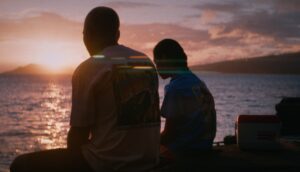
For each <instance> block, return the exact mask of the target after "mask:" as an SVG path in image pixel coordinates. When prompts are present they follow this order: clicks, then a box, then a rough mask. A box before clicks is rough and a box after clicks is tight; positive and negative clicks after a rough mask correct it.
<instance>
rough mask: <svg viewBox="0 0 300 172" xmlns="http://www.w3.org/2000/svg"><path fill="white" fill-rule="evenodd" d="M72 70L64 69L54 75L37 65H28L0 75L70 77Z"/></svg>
mask: <svg viewBox="0 0 300 172" xmlns="http://www.w3.org/2000/svg"><path fill="white" fill-rule="evenodd" d="M72 72H73V70H72V69H66V70H63V71H61V72H59V73H54V72H53V71H51V70H49V69H47V68H46V67H44V66H42V65H38V64H29V65H26V66H21V67H18V68H16V69H14V70H11V71H7V72H4V73H1V74H2V75H54V74H66V75H68V74H69V75H71V74H72Z"/></svg>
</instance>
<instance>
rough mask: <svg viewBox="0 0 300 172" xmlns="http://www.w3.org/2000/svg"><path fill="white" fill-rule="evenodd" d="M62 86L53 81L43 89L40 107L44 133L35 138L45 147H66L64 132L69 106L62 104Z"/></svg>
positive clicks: (63, 99)
mask: <svg viewBox="0 0 300 172" xmlns="http://www.w3.org/2000/svg"><path fill="white" fill-rule="evenodd" d="M64 96H65V95H64V93H63V90H62V87H59V86H58V85H57V84H55V83H50V84H49V86H48V88H47V89H46V91H45V101H44V102H43V103H42V107H43V108H44V110H45V114H44V118H43V121H44V124H45V126H44V131H43V132H44V133H45V135H42V136H39V137H38V138H37V140H38V142H39V143H40V144H41V145H43V147H44V148H45V149H54V148H63V147H66V134H67V129H68V125H67V124H68V122H67V121H66V120H67V119H68V117H69V114H68V112H69V109H68V108H69V107H67V106H63V105H64V103H65V102H64V101H65V97H64Z"/></svg>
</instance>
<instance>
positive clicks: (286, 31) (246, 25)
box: [221, 11, 300, 43]
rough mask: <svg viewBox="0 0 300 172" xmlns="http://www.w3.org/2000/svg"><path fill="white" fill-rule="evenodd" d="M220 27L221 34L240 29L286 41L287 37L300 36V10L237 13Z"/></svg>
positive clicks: (287, 40)
mask: <svg viewBox="0 0 300 172" xmlns="http://www.w3.org/2000/svg"><path fill="white" fill-rule="evenodd" d="M221 27H223V29H222V31H221V34H228V33H230V32H232V31H234V30H236V29H240V30H243V31H245V32H251V33H257V34H260V35H262V36H269V37H272V38H274V39H275V40H276V41H280V42H285V43H288V42H289V39H291V38H299V37H300V11H298V12H291V13H276V12H274V13H270V12H267V11H261V12H258V13H254V14H250V15H239V16H236V17H235V18H234V20H233V21H231V22H228V23H225V24H223V25H222V26H221ZM299 43H300V42H299Z"/></svg>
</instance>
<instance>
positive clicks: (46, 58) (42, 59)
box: [37, 44, 69, 73]
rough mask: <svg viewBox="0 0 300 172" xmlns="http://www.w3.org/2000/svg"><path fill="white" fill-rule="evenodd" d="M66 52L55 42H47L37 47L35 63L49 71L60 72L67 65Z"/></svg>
mask: <svg viewBox="0 0 300 172" xmlns="http://www.w3.org/2000/svg"><path fill="white" fill-rule="evenodd" d="M67 58H68V54H67V53H66V52H65V51H63V50H62V49H61V48H60V47H57V46H55V44H47V45H46V46H43V47H42V48H40V49H39V53H38V60H37V63H38V64H40V65H42V66H43V67H45V69H47V70H49V72H50V73H61V72H63V70H64V69H65V68H66V67H67V66H68V65H69V64H67V61H66V59H67Z"/></svg>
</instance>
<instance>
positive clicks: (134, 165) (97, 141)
mask: <svg viewBox="0 0 300 172" xmlns="http://www.w3.org/2000/svg"><path fill="white" fill-rule="evenodd" d="M119 24H120V22H119V17H118V15H117V13H116V12H115V11H114V10H113V9H111V8H108V7H97V8H94V9H93V10H91V11H90V12H89V14H88V15H87V17H86V19H85V23H84V31H83V40H84V43H85V46H86V48H87V50H88V52H89V54H90V56H91V57H90V58H88V59H87V60H85V61H84V62H83V63H81V64H80V65H79V66H78V67H77V69H76V70H75V72H74V74H73V78H72V110H71V119H70V126H71V128H70V130H69V133H68V139H67V149H56V150H47V151H41V152H35V153H30V154H25V155H21V156H19V157H18V158H16V160H15V161H14V162H13V163H12V165H11V171H12V172H15V171H43V172H45V171H72V172H75V171H95V172H98V171H99V172H101V171H130V172H132V171H139V172H140V171H145V170H149V169H151V168H153V167H154V166H156V165H157V163H158V160H159V137H160V115H159V97H158V92H157V90H158V77H157V73H156V70H155V68H154V65H153V64H152V62H151V60H150V59H149V58H148V57H146V56H145V55H144V54H143V53H141V52H138V51H136V50H133V49H131V48H128V47H126V46H123V45H119V44H118V40H119V37H120V31H119Z"/></svg>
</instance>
